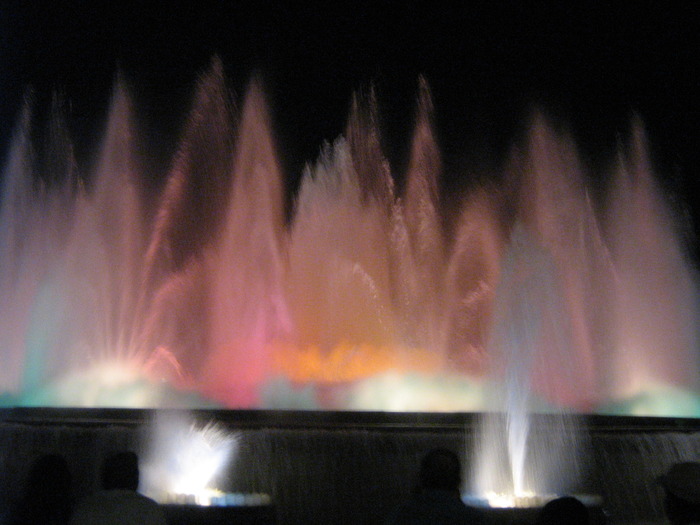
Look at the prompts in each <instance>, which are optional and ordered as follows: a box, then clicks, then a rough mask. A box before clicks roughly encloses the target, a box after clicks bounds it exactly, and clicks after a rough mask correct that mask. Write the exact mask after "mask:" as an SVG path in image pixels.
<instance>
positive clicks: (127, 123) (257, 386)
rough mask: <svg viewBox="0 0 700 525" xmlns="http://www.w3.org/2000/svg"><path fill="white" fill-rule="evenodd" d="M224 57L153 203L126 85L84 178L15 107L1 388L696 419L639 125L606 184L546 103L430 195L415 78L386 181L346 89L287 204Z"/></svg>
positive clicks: (684, 294) (666, 214)
mask: <svg viewBox="0 0 700 525" xmlns="http://www.w3.org/2000/svg"><path fill="white" fill-rule="evenodd" d="M222 71H223V68H222V67H221V65H220V64H219V63H217V62H214V64H213V66H212V68H211V70H210V71H209V72H208V73H207V74H206V75H204V76H203V77H202V78H201V80H200V82H199V84H198V87H197V90H196V93H195V94H194V97H193V102H192V108H191V111H190V115H189V118H188V119H187V121H186V124H185V126H184V129H183V133H182V138H181V141H180V144H179V147H178V151H177V153H176V155H175V157H174V159H173V161H172V164H171V168H170V172H169V174H168V177H167V180H166V181H165V183H164V185H163V188H162V191H161V192H160V194H159V195H157V196H155V197H154V196H153V195H149V196H148V197H146V195H147V194H148V192H146V191H145V190H144V184H145V182H144V179H145V174H144V173H141V172H140V171H139V170H140V169H141V168H140V167H139V166H140V164H139V163H138V162H136V161H135V152H136V149H137V143H138V141H139V129H138V128H137V126H135V124H134V122H135V119H134V115H133V109H132V105H131V103H130V98H129V94H128V91H127V89H126V88H125V87H124V86H123V85H122V84H120V83H117V85H116V87H115V90H114V95H113V101H112V105H111V110H110V113H109V116H108V121H107V126H106V131H105V133H104V137H103V139H102V141H101V149H100V153H99V156H98V161H97V162H96V164H95V166H96V167H95V170H94V173H93V174H92V175H91V177H89V178H87V179H83V178H79V177H78V176H77V169H76V163H75V160H74V159H73V154H72V149H71V141H70V137H69V136H68V133H67V126H66V125H65V123H64V122H63V119H62V116H61V111H60V104H59V103H56V104H55V111H54V114H53V116H52V118H51V119H50V123H49V125H48V128H47V129H48V132H47V133H46V140H45V141H44V143H43V144H39V145H37V144H33V143H32V140H31V139H30V135H31V134H30V132H29V129H30V125H31V122H32V121H31V111H30V109H27V110H26V111H25V114H24V116H23V118H22V119H21V121H20V123H19V125H18V127H17V131H16V134H15V137H14V140H13V142H12V147H11V151H10V153H9V156H8V158H9V161H8V163H7V165H6V166H5V170H4V176H3V189H2V194H1V197H2V201H1V202H0V205H1V208H0V221H1V227H2V228H1V230H0V260H1V261H2V266H0V289H1V290H2V296H1V297H0V312H1V313H2V315H0V331H1V333H2V336H3V337H2V355H3V361H4V363H5V365H4V366H3V369H2V371H0V390H2V391H3V392H5V394H4V399H7V402H8V403H13V404H58V405H105V404H106V405H112V404H122V403H129V404H134V405H139V406H141V405H146V406H161V405H164V404H165V405H176V406H180V405H195V406H199V405H203V404H207V403H211V402H217V403H222V404H223V405H225V406H228V407H243V408H267V407H269V408H332V409H376V410H418V411H420V410H431V411H432V410H459V411H469V410H475V411H481V410H487V409H503V408H504V405H503V404H502V403H505V402H506V401H504V400H507V399H508V398H512V399H517V400H518V402H521V403H523V404H524V407H523V410H526V411H530V410H532V409H533V407H534V408H537V407H539V408H538V409H543V410H551V409H552V408H553V407H561V408H566V409H574V410H580V411H586V412H588V411H613V412H614V411H621V412H624V413H652V414H660V415H663V414H676V415H698V406H699V404H700V403H698V397H697V387H698V385H697V378H698V346H697V344H698V342H697V333H696V325H697V322H696V321H697V288H696V279H695V273H694V270H693V269H692V267H691V266H690V265H689V263H688V262H687V260H686V259H685V255H684V252H683V245H682V243H681V241H680V237H679V234H678V232H677V231H676V228H677V226H676V223H675V221H674V220H673V215H672V212H671V210H670V208H669V207H668V205H667V203H666V199H665V197H664V195H663V194H662V192H661V191H660V190H659V188H658V187H657V186H656V185H655V179H654V175H653V172H652V168H651V165H650V163H649V160H648V158H647V153H646V147H645V144H644V139H643V136H642V135H643V134H642V132H641V126H638V125H637V126H636V127H635V129H636V132H635V136H634V139H633V141H632V145H631V146H630V147H629V148H627V149H622V150H621V153H620V157H619V160H618V162H617V163H616V164H615V165H614V166H613V167H612V168H611V169H610V172H609V173H608V174H607V175H608V178H609V179H611V181H612V182H611V184H610V186H611V187H610V191H607V192H603V193H605V195H606V196H607V197H606V200H605V201H602V199H601V198H600V197H596V196H594V195H598V193H595V194H594V192H592V191H591V189H590V187H589V177H588V176H587V170H588V168H587V166H586V165H585V164H584V163H583V162H582V161H581V160H580V158H579V156H578V154H577V148H576V145H575V143H574V141H573V140H572V139H570V138H568V137H566V136H565V135H564V134H562V133H559V132H555V131H554V129H553V128H552V127H551V126H550V125H548V123H547V121H546V120H545V119H544V118H542V117H535V118H533V120H532V123H531V126H530V130H529V133H528V135H527V138H526V139H525V140H523V141H521V143H520V146H519V148H514V153H513V155H512V158H511V160H510V162H509V163H506V164H507V165H508V167H507V171H508V172H509V175H508V176H506V177H501V178H499V179H498V180H501V187H498V188H496V187H495V183H492V185H493V186H492V187H486V186H484V187H482V188H478V189H473V190H471V191H470V192H468V193H465V194H464V195H459V196H445V195H441V192H440V179H441V177H442V176H443V167H442V163H441V157H440V150H439V147H438V145H437V143H436V140H435V133H434V130H433V127H432V111H433V110H432V102H431V97H430V93H429V89H428V86H427V84H425V82H421V85H420V89H419V95H418V101H417V110H416V118H415V123H414V132H413V137H412V142H411V147H410V149H409V158H408V159H407V160H408V162H407V168H406V172H405V174H403V184H401V185H395V183H394V181H395V177H394V174H392V172H391V167H390V165H389V163H388V162H387V160H386V158H385V156H384V154H383V151H382V146H381V143H382V142H381V140H380V139H381V133H382V130H381V129H380V126H379V120H380V119H379V118H378V105H377V102H376V100H375V98H374V96H373V94H372V93H371V92H370V93H369V94H366V95H364V96H360V95H358V96H357V97H355V98H354V100H353V101H352V108H351V112H350V116H349V118H348V124H347V128H346V130H345V132H344V134H343V136H341V137H339V138H338V139H337V140H336V141H335V142H334V143H332V144H325V145H324V146H323V147H322V148H321V152H320V156H319V158H318V160H316V162H314V163H312V164H309V165H307V167H306V169H305V171H304V174H303V176H302V178H301V182H300V185H299V188H298V190H297V191H296V193H295V194H294V196H293V209H292V210H291V214H289V217H287V214H286V213H285V202H286V200H287V199H286V198H285V191H286V190H285V184H284V180H285V174H284V173H283V172H282V168H281V164H280V161H279V158H280V157H279V154H278V152H277V151H276V149H275V141H274V132H273V131H274V130H273V129H272V126H271V123H270V122H271V119H270V116H269V114H268V108H267V104H266V102H265V97H264V94H263V91H262V89H261V86H260V85H259V84H258V83H256V82H252V83H251V85H250V87H249V89H248V91H247V93H246V94H245V96H244V97H242V98H241V99H235V98H234V97H233V96H232V95H231V94H230V93H229V91H228V90H227V88H226V83H225V79H224V75H223V72H222ZM237 104H238V105H237ZM37 146H40V147H37ZM39 150H40V151H39ZM37 151H39V153H37ZM47 167H48V168H47ZM47 169H48V171H49V172H50V177H47V176H45V172H46V171H47ZM40 172H41V173H40ZM42 174H43V175H42ZM40 175H41V176H40ZM445 198H449V199H457V200H458V201H459V202H458V203H457V204H456V205H455V206H451V207H450V208H453V209H455V210H457V211H456V212H455V213H454V214H452V213H450V214H449V215H448V214H447V212H446V211H445V210H447V208H448V207H447V206H445V203H444V202H443V201H442V200H441V199H445ZM504 378H505V379H507V380H505V381H504ZM504 385H509V386H504ZM509 388H510V390H509ZM125 392H126V393H128V395H125ZM176 394H177V395H176ZM668 399H673V403H672V405H671V406H667V405H668V402H667V400H668Z"/></svg>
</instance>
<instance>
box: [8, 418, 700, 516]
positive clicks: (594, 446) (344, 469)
mask: <svg viewBox="0 0 700 525" xmlns="http://www.w3.org/2000/svg"><path fill="white" fill-rule="evenodd" d="M151 415H152V414H148V413H143V412H140V411H138V412H131V411H130V412H126V413H121V412H119V413H117V414H112V413H110V412H105V411H91V412H81V411H75V410H59V411H58V412H46V411H45V410H42V409H37V410H36V411H34V410H30V411H28V412H26V411H25V412H15V411H9V412H8V411H5V412H3V421H2V423H0V466H1V467H2V468H1V469H0V476H1V479H0V487H2V490H3V493H2V501H5V502H6V501H8V500H11V499H12V498H13V497H16V496H17V495H18V493H19V491H20V490H21V487H22V483H21V480H23V479H24V476H25V475H26V469H27V468H28V465H29V464H31V461H32V460H33V459H34V458H36V457H38V456H39V455H40V454H42V453H52V452H59V453H61V454H63V455H65V456H66V458H67V459H68V460H69V463H70V465H71V469H72V472H73V476H74V481H75V493H76V496H80V495H82V494H85V493H86V492H89V491H91V490H93V489H94V488H95V487H96V486H97V484H98V479H99V478H98V469H99V465H100V462H101V460H102V458H104V457H105V456H106V455H108V454H109V453H111V452H114V451H118V450H123V449H125V448H131V449H133V450H137V451H139V452H140V453H141V455H142V457H143V456H145V455H146V450H147V449H148V448H150V446H151V444H150V442H149V440H148V438H147V436H148V426H149V421H150V417H151ZM196 417H197V419H198V420H200V421H201V422H204V423H206V422H208V421H216V422H217V423H218V424H220V425H222V426H223V428H228V429H230V430H235V431H236V433H237V435H238V440H239V449H238V451H237V455H236V459H235V461H233V462H232V463H231V464H229V466H228V476H227V477H226V476H225V477H224V478H222V479H221V481H220V485H219V487H218V488H220V489H222V490H227V491H232V492H233V491H237V492H245V493H252V492H261V493H266V494H269V495H271V497H272V500H273V502H274V504H275V506H276V509H277V514H278V523H280V524H297V523H318V522H349V521H355V522H360V523H368V524H371V523H377V524H379V523H382V522H383V519H384V518H385V516H386V515H387V513H388V512H389V511H390V510H391V509H392V508H393V507H394V506H395V505H397V504H399V503H400V502H402V501H404V500H405V499H406V498H407V497H408V496H409V494H410V492H411V490H412V489H413V487H414V484H415V482H416V470H417V467H418V464H419V462H420V458H421V457H422V455H423V454H424V453H425V452H426V451H427V450H429V449H430V448H432V447H435V446H444V447H448V448H452V449H453V450H455V451H457V452H459V453H460V455H462V457H463V458H464V463H465V472H466V476H465V480H467V481H466V483H465V490H467V491H471V490H472V489H473V487H472V486H471V485H470V482H469V481H468V480H469V478H470V476H469V474H470V473H471V472H473V471H474V470H475V469H477V461H478V458H479V455H478V452H475V450H478V449H476V448H475V445H476V441H477V439H478V432H477V429H478V420H477V416H472V415H458V414H453V415H444V416H441V415H438V414H432V415H430V414H423V415H416V414H413V415H411V414H406V415H399V414H395V415H391V414H388V415H387V414H371V413H365V414H359V415H352V414H348V413H344V414H343V413H330V412H326V413H317V412H311V413H308V412H307V413H299V412H296V413H291V412H287V413H275V412H246V413H241V412H225V411H216V412H199V413H196ZM548 424H551V421H549V420H548V419H547V418H542V419H537V420H536V421H535V422H533V424H532V427H533V428H532V433H533V434H534V435H541V434H542V433H543V432H542V428H541V427H542V426H543V425H545V426H546V425H548ZM577 428H578V429H579V432H580V433H581V434H582V435H584V436H586V439H587V440H590V442H591V450H592V454H591V455H590V456H585V457H584V456H579V457H576V456H574V455H572V456H571V457H569V458H568V460H567V464H566V465H565V466H563V467H562V466H560V468H564V469H569V468H570V466H571V464H572V463H575V462H579V472H583V471H585V474H584V475H583V476H582V477H580V478H578V479H577V480H575V482H574V483H573V484H571V485H570V486H569V488H570V491H571V492H573V493H577V494H582V493H583V494H597V495H600V496H601V497H602V501H603V504H602V507H603V509H604V510H605V512H606V513H607V515H608V519H609V523H612V524H617V523H620V524H623V523H664V521H663V507H662V494H661V490H660V487H659V486H658V484H657V483H656V482H655V478H656V477H658V476H659V475H660V474H662V473H663V472H665V471H666V469H667V468H668V467H669V465H670V464H671V463H673V462H675V461H681V460H690V459H696V458H697V457H698V456H699V455H700V428H699V427H698V424H697V421H695V420H670V419H647V418H619V417H606V418H597V419H595V418H594V419H590V418H589V419H584V420H581V421H579V422H578V424H577ZM544 434H545V435H548V432H544Z"/></svg>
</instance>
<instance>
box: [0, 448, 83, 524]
mask: <svg viewBox="0 0 700 525" xmlns="http://www.w3.org/2000/svg"><path fill="white" fill-rule="evenodd" d="M71 490H72V477H71V473H70V470H69V468H68V463H67V462H66V460H65V458H64V457H63V456H60V455H58V454H46V455H44V456H41V457H39V458H38V459H37V460H36V461H35V462H34V463H33V464H32V466H31V468H30V470H29V474H28V476H27V480H26V484H25V487H24V493H23V494H22V497H21V499H20V501H19V503H18V505H17V506H16V508H15V511H14V513H13V515H12V516H11V517H10V523H11V524H13V525H66V524H67V523H68V520H69V519H70V516H71V510H72V508H73V500H72V494H71Z"/></svg>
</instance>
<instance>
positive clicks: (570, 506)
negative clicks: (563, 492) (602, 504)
mask: <svg viewBox="0 0 700 525" xmlns="http://www.w3.org/2000/svg"><path fill="white" fill-rule="evenodd" d="M589 523H590V515H589V512H588V508H586V506H585V505H584V504H583V503H581V502H580V501H579V500H577V499H576V498H574V497H572V496H563V497H561V498H557V499H553V500H552V501H549V502H547V504H546V505H545V506H544V507H542V510H541V511H540V513H539V515H538V517H537V525H588V524H589Z"/></svg>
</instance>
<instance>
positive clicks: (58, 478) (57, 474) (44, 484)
mask: <svg viewBox="0 0 700 525" xmlns="http://www.w3.org/2000/svg"><path fill="white" fill-rule="evenodd" d="M71 482H72V478H71V474H70V470H69V469H68V462H67V461H66V460H65V458H64V457H63V456H60V455H58V454H47V455H45V456H41V457H40V458H39V459H37V460H36V461H35V462H34V464H33V465H32V467H31V469H30V470H29V475H28V477H27V486H26V487H25V491H26V495H27V496H28V497H30V498H32V499H34V498H41V499H54V498H64V497H66V495H68V494H69V493H70V489H71Z"/></svg>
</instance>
